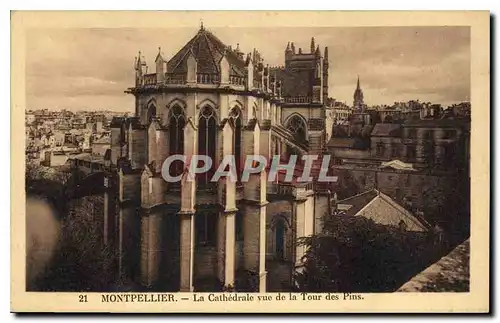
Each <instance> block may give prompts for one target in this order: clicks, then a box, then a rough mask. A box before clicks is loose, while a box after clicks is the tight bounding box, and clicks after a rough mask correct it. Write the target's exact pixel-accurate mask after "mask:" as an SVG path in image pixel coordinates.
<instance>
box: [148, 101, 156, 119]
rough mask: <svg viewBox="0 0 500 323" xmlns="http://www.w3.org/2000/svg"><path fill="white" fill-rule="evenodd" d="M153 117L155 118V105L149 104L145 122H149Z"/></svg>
mask: <svg viewBox="0 0 500 323" xmlns="http://www.w3.org/2000/svg"><path fill="white" fill-rule="evenodd" d="M153 118H156V106H155V105H154V104H151V105H150V106H149V107H148V114H147V122H148V123H149V122H151V120H152V119H153Z"/></svg>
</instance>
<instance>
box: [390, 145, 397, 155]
mask: <svg viewBox="0 0 500 323" xmlns="http://www.w3.org/2000/svg"><path fill="white" fill-rule="evenodd" d="M391 155H392V157H398V155H399V146H398V144H392V146H391Z"/></svg>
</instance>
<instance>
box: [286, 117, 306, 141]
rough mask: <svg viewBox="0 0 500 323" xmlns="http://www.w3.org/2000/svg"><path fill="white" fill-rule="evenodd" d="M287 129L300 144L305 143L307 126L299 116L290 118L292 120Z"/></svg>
mask: <svg viewBox="0 0 500 323" xmlns="http://www.w3.org/2000/svg"><path fill="white" fill-rule="evenodd" d="M287 129H288V130H290V132H292V133H293V135H294V138H295V140H296V141H298V142H300V143H304V142H305V141H306V138H307V133H306V124H305V122H304V120H303V119H302V118H301V117H299V116H298V115H295V116H293V117H291V118H290V120H289V121H288V126H287Z"/></svg>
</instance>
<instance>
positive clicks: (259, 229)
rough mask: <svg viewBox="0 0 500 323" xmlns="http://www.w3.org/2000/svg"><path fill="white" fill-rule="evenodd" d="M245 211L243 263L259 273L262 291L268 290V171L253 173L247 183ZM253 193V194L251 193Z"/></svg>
mask: <svg viewBox="0 0 500 323" xmlns="http://www.w3.org/2000/svg"><path fill="white" fill-rule="evenodd" d="M247 185H248V186H250V187H253V189H252V191H253V192H252V191H247V192H245V193H246V194H245V200H246V204H245V206H244V212H243V237H244V238H243V257H244V258H243V265H244V268H245V269H246V270H248V271H250V272H253V273H255V274H257V275H258V282H259V287H258V289H259V290H258V291H259V292H260V293H265V292H266V275H267V272H266V236H267V232H266V215H267V214H266V209H267V204H268V202H267V201H266V172H265V171H264V172H262V173H260V174H253V175H251V176H250V180H249V182H248V183H247ZM251 193H253V194H251Z"/></svg>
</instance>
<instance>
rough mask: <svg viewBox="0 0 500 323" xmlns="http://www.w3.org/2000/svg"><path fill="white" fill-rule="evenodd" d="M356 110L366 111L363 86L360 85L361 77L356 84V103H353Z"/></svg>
mask: <svg viewBox="0 0 500 323" xmlns="http://www.w3.org/2000/svg"><path fill="white" fill-rule="evenodd" d="M353 108H354V110H357V111H360V112H363V111H364V109H365V103H364V101H363V90H361V86H360V84H359V75H358V82H357V84H356V90H355V91H354V102H353Z"/></svg>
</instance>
